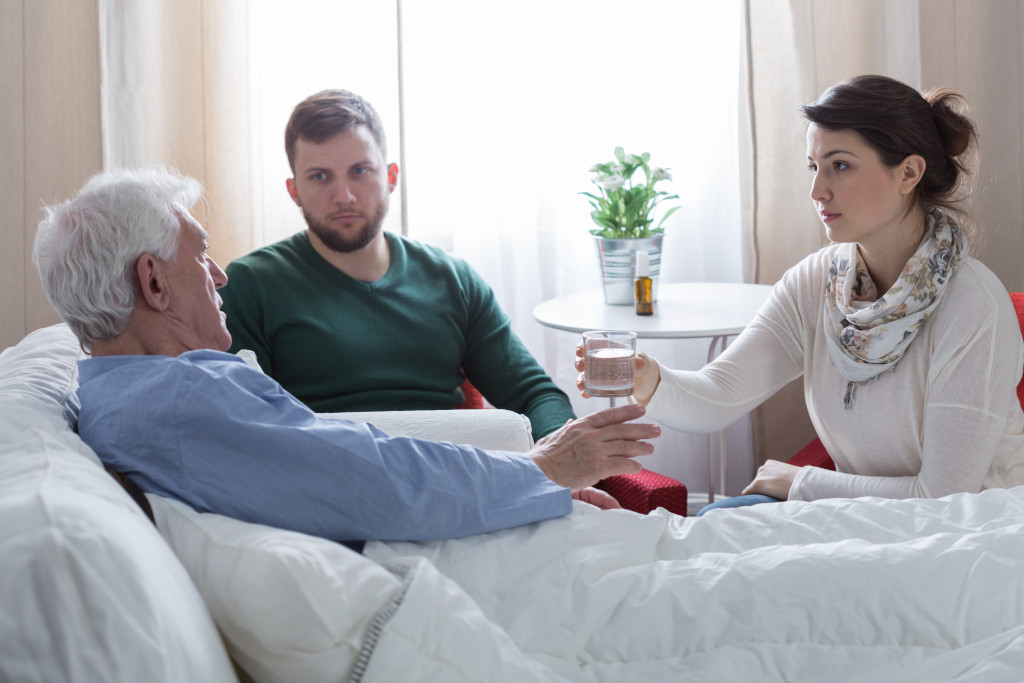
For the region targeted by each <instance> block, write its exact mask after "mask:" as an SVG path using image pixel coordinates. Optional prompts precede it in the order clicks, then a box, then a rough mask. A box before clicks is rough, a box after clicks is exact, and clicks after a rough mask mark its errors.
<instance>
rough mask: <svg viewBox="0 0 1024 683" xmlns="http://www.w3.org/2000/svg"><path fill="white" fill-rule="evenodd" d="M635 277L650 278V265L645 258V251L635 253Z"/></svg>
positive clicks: (646, 257)
mask: <svg viewBox="0 0 1024 683" xmlns="http://www.w3.org/2000/svg"><path fill="white" fill-rule="evenodd" d="M636 276H637V277H650V276H651V263H650V260H649V258H648V256H647V252H646V251H638V252H636Z"/></svg>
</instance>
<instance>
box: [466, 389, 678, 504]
mask: <svg viewBox="0 0 1024 683" xmlns="http://www.w3.org/2000/svg"><path fill="white" fill-rule="evenodd" d="M462 393H463V395H464V396H465V397H466V400H465V401H464V402H463V403H462V405H460V406H459V408H483V407H485V406H484V399H483V396H481V395H480V392H479V391H477V389H476V387H474V386H473V385H472V384H470V383H469V380H466V381H465V382H464V383H463V385H462ZM597 488H599V489H601V490H602V491H605V492H606V493H608V494H610V495H611V496H612V497H614V498H615V500H617V501H619V505H621V506H622V507H624V508H626V509H627V510H632V511H634V512H639V513H641V514H644V515H646V514H647V513H648V512H651V511H652V510H654V509H655V508H659V507H663V508H665V509H666V510H668V511H669V512H674V513H676V514H677V515H683V516H685V515H686V486H685V485H683V483H682V482H679V481H676V480H675V479H672V478H671V477H666V476H665V475H663V474H658V473H657V472H651V471H650V470H646V469H645V470H641V471H639V472H637V473H636V474H620V475H618V476H615V477H608V478H607V479H605V480H603V481H599V482H598V483H597Z"/></svg>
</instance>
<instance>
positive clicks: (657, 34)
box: [401, 0, 752, 493]
mask: <svg viewBox="0 0 1024 683" xmlns="http://www.w3.org/2000/svg"><path fill="white" fill-rule="evenodd" d="M402 15H403V22H402V25H403V30H402V38H401V39H402V43H403V51H404V60H403V64H404V88H403V103H404V114H405V145H404V153H405V159H406V163H405V168H404V170H405V176H406V181H407V182H408V205H407V210H408V230H409V234H410V236H412V237H415V238H419V239H422V240H425V241H428V242H433V243H436V244H440V245H442V246H444V247H445V248H447V249H449V250H450V251H452V252H453V253H455V254H458V255H460V256H462V257H463V258H466V259H467V260H468V261H469V262H470V263H472V264H473V265H474V266H475V267H476V268H477V270H478V271H479V272H481V273H482V274H484V276H485V277H486V278H487V279H488V281H489V283H490V284H491V286H492V287H493V288H494V290H495V292H496V294H497V296H498V298H499V300H500V301H501V303H502V306H503V307H504V309H505V310H506V312H508V314H509V315H510V316H511V318H512V322H513V325H514V328H515V330H516V332H517V333H518V334H519V336H520V337H521V338H522V339H523V340H524V342H525V343H526V344H527V346H528V347H529V348H530V349H531V351H533V353H534V354H535V355H536V356H537V358H539V359H541V361H542V363H543V364H544V365H545V367H546V369H547V370H548V372H549V373H551V374H552V376H553V377H554V378H555V380H556V381H557V382H558V384H559V385H560V386H561V387H562V388H563V389H565V390H566V391H567V392H568V393H569V395H570V396H572V397H573V401H574V405H575V407H576V410H577V413H579V414H585V413H589V412H593V411H594V410H596V409H598V408H601V407H604V406H606V405H607V403H606V402H605V401H598V400H589V401H584V400H582V399H580V398H579V396H578V392H577V391H576V390H575V376H576V372H575V370H574V369H573V367H572V357H573V348H574V346H575V344H576V341H577V340H576V337H575V335H572V334H569V333H565V332H555V331H552V330H545V329H544V328H542V327H541V326H540V325H539V324H538V323H537V322H536V321H534V319H533V317H532V310H533V308H534V307H535V306H536V305H537V304H538V303H540V302H541V301H544V300H546V299H549V298H552V297H557V296H561V295H563V294H568V293H572V292H576V291H580V290H584V289H592V288H597V287H600V286H601V280H600V271H599V269H598V264H597V256H596V250H595V247H594V245H593V243H592V238H591V236H590V234H589V229H590V228H591V227H592V224H591V221H590V217H589V213H590V208H589V206H588V204H587V202H586V200H585V198H583V197H582V196H580V195H579V192H581V191H584V190H588V189H590V187H589V178H590V174H589V173H588V168H589V167H590V166H591V165H592V164H594V163H597V162H601V161H607V160H609V159H611V158H612V152H613V149H614V148H615V147H616V146H617V145H621V146H623V147H625V148H626V150H627V151H632V152H636V153H640V152H650V154H651V156H652V162H653V163H654V164H656V165H658V166H664V167H668V168H670V169H671V171H672V175H673V180H672V182H671V184H670V187H669V188H668V189H670V190H672V191H673V192H675V193H677V194H679V196H680V202H681V205H682V208H681V209H680V210H679V211H678V212H676V213H675V214H674V215H673V216H671V217H670V218H669V220H668V222H667V224H666V225H667V229H666V237H665V247H664V248H665V252H664V254H663V258H662V264H663V270H662V275H661V277H662V281H663V282H684V281H734V282H738V281H743V279H744V272H743V263H744V257H743V253H742V252H743V240H742V233H743V231H742V226H741V215H742V214H741V201H740V195H741V192H740V183H741V180H740V170H741V168H743V167H744V165H745V162H744V160H745V159H746V157H745V156H741V152H740V141H739V140H740V136H739V133H740V127H741V126H740V120H739V112H740V110H741V107H740V100H739V97H740V92H741V87H740V77H741V61H740V60H741V37H742V17H741V5H740V3H739V2H701V3H697V2H668V1H664V0H640V1H636V2H631V3H628V5H626V4H624V3H622V2H617V1H615V0H596V1H595V0H587V1H583V0H569V1H563V2H550V1H543V0H522V1H520V2H516V3H480V2H473V1H472V0H435V1H433V2H430V3H417V2H405V3H403V5H402ZM438 17H446V18H447V20H445V21H438ZM707 343H708V340H704V341H697V342H689V343H688V342H680V341H676V342H660V343H654V344H652V343H649V342H646V341H642V342H641V347H643V349H644V350H646V351H648V352H650V353H652V354H653V355H655V356H656V357H658V358H659V360H661V361H663V362H665V363H667V364H668V365H670V366H674V367H688V368H696V367H700V365H702V364H703V363H704V362H705V360H706V355H707ZM745 430H746V421H744V423H743V424H742V425H738V426H737V428H736V429H735V430H734V432H735V433H734V434H732V435H730V443H731V444H732V445H733V446H734V449H733V450H734V453H733V459H732V463H731V466H730V472H731V473H733V474H736V475H737V483H736V484H735V485H733V486H731V487H730V492H732V493H735V492H737V491H736V490H735V489H736V486H739V487H742V486H743V485H744V484H745V483H746V482H747V481H749V475H750V470H751V463H752V460H751V459H750V437H749V434H748V432H746V431H745ZM706 452H707V439H706V438H704V437H693V436H686V435H679V434H666V435H665V436H663V437H662V438H661V439H660V440H659V442H658V451H657V454H656V455H655V456H653V457H652V458H650V459H648V462H647V465H648V466H649V467H651V468H652V469H655V470H657V471H661V472H664V473H666V474H670V475H673V476H677V477H680V478H683V479H684V481H687V482H689V485H690V487H691V488H692V489H694V490H704V489H705V488H706V484H705V482H707V475H706ZM741 461H742V462H741Z"/></svg>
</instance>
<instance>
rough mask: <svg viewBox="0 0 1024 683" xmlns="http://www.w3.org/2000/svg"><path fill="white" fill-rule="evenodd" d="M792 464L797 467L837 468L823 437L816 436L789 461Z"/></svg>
mask: <svg viewBox="0 0 1024 683" xmlns="http://www.w3.org/2000/svg"><path fill="white" fill-rule="evenodd" d="M787 462H788V463H789V464H790V465H796V466H797V467H808V466H810V467H820V468H822V469H825V470H833V471H834V470H835V469H836V464H835V463H834V462H832V456H831V455H829V454H828V451H826V450H825V444H823V443H822V442H821V439H818V438H815V439H814V441H812V442H810V443H809V444H807V445H806V446H804V447H803V448H801V449H800V451H799V452H798V453H797V454H796V455H794V456H793V457H792V458H790V459H789V460H788V461H787Z"/></svg>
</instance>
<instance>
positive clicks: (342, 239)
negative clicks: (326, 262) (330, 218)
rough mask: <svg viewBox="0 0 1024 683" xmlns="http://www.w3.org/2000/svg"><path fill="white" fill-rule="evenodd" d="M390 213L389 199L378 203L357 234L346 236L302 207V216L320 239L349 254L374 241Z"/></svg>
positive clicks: (328, 245) (329, 247)
mask: <svg viewBox="0 0 1024 683" xmlns="http://www.w3.org/2000/svg"><path fill="white" fill-rule="evenodd" d="M387 213H388V202H387V200H385V201H383V202H381V203H380V204H378V205H377V210H376V211H375V212H374V213H373V215H372V216H368V217H367V219H366V224H365V225H363V227H362V229H361V230H359V232H357V233H356V234H355V235H353V236H348V237H346V236H345V235H344V234H342V233H341V232H340V231H338V230H332V229H331V228H329V227H328V226H327V225H325V224H324V223H321V222H320V221H318V220H317V219H316V218H315V217H314V216H313V215H312V214H310V213H309V212H308V211H306V209H305V207H303V209H302V216H303V217H304V218H305V219H306V225H308V226H309V229H310V230H311V231H312V232H313V234H315V235H316V236H317V237H319V238H320V241H321V242H323V243H324V245H325V246H326V247H327V248H328V249H330V250H331V251H336V252H338V253H341V254H349V253H351V252H353V251H359V250H360V249H362V248H363V247H365V246H366V245H367V244H369V243H370V242H372V241H373V238H374V237H376V236H377V235H378V234H379V233H380V229H381V226H382V225H383V224H384V216H386V215H387Z"/></svg>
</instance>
